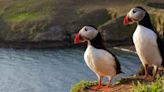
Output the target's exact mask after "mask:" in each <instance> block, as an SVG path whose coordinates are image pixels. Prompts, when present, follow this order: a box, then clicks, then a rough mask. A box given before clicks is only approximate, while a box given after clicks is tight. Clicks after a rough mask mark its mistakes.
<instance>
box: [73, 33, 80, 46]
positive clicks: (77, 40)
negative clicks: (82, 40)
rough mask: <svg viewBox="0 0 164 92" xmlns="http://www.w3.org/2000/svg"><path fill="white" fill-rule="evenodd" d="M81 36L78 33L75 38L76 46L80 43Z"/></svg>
mask: <svg viewBox="0 0 164 92" xmlns="http://www.w3.org/2000/svg"><path fill="white" fill-rule="evenodd" d="M79 35H80V33H78V34H77V35H76V36H75V38H74V44H78V43H79Z"/></svg>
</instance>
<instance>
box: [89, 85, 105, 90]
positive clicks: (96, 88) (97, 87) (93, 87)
mask: <svg viewBox="0 0 164 92" xmlns="http://www.w3.org/2000/svg"><path fill="white" fill-rule="evenodd" d="M102 87H103V86H100V85H97V86H92V87H91V89H92V90H99V89H101V88H102Z"/></svg>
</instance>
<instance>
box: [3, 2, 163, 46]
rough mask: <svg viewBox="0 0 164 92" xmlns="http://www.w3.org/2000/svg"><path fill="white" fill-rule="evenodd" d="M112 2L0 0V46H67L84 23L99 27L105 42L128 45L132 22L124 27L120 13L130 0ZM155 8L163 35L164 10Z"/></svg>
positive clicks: (156, 23)
mask: <svg viewBox="0 0 164 92" xmlns="http://www.w3.org/2000/svg"><path fill="white" fill-rule="evenodd" d="M111 1H113V0H105V1H103V2H102V1H99V0H92V1H91V0H76V1H73V0H69V1H67V0H60V1H58V0H48V1H47V0H27V1H25V0H14V1H13V0H0V41H1V42H0V46H5V47H6V46H7V47H14V46H15V45H16V47H20V48H22V47H23V48H24V47H25V48H26V47H35V48H49V47H61V46H63V47H69V46H72V45H73V38H74V35H75V33H76V32H78V31H79V29H81V27H83V26H84V25H94V26H96V27H98V29H99V30H100V31H101V33H102V35H103V37H104V39H105V42H106V43H107V45H119V44H130V43H132V42H131V35H132V33H133V31H134V27H135V25H132V26H128V27H125V26H123V25H122V21H123V16H122V15H124V14H126V12H127V11H128V10H129V9H130V8H131V7H133V5H131V4H132V3H131V0H125V2H122V0H118V1H114V2H113V3H112V4H111ZM122 6H126V7H124V9H122ZM150 10H151V9H150ZM156 10H157V9H155V10H151V14H152V20H153V24H154V26H155V27H156V29H157V30H158V32H159V33H160V35H161V37H163V35H164V23H163V20H164V16H163V13H164V12H163V10H161V11H156ZM13 43H14V44H13ZM23 44H24V45H23Z"/></svg>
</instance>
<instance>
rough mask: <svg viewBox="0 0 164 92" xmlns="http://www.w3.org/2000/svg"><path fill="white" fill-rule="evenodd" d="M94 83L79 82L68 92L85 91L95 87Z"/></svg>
mask: <svg viewBox="0 0 164 92" xmlns="http://www.w3.org/2000/svg"><path fill="white" fill-rule="evenodd" d="M96 84H97V83H96V82H91V81H84V80H82V81H80V82H79V83H77V84H75V85H74V86H73V87H72V88H71V91H70V92H79V91H80V90H83V89H87V88H89V87H90V86H93V85H96Z"/></svg>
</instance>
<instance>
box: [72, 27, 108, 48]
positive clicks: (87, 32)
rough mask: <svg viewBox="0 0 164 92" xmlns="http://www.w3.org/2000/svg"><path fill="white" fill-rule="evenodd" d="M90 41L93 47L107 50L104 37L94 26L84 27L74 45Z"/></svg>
mask: <svg viewBox="0 0 164 92" xmlns="http://www.w3.org/2000/svg"><path fill="white" fill-rule="evenodd" d="M86 41H89V42H90V44H91V45H92V46H94V47H95V48H99V49H105V47H104V44H103V40H102V36H101V34H100V32H99V31H98V30H97V28H96V27H94V26H91V25H90V26H84V27H83V28H82V29H81V30H80V31H79V33H78V34H77V35H76V36H75V38H74V44H78V43H83V42H86Z"/></svg>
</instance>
